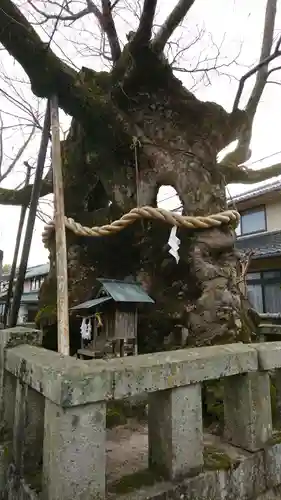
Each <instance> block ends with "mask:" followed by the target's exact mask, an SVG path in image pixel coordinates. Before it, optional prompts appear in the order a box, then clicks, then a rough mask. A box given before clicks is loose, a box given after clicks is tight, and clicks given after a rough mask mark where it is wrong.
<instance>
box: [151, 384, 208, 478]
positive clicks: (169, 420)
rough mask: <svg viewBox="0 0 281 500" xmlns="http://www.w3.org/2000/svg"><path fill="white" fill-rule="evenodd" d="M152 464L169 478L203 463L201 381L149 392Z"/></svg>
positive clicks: (197, 467) (186, 472) (199, 466)
mask: <svg viewBox="0 0 281 500" xmlns="http://www.w3.org/2000/svg"><path fill="white" fill-rule="evenodd" d="M148 441H149V466H150V467H151V468H156V469H159V470H160V471H162V472H164V474H165V475H166V476H167V477H168V478H169V479H175V478H178V477H181V476H184V475H185V474H188V473H190V472H196V471H197V472H198V470H200V469H201V467H202V466H203V424H202V401H201V386H200V384H196V385H190V386H186V387H178V388H174V389H168V390H165V391H159V392H155V393H152V394H150V395H149V405H148Z"/></svg>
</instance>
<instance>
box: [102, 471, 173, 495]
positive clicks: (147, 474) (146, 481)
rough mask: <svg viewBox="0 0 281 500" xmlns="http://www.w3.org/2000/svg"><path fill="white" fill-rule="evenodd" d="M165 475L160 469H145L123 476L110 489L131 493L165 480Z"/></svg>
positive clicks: (121, 492) (113, 491) (118, 492)
mask: <svg viewBox="0 0 281 500" xmlns="http://www.w3.org/2000/svg"><path fill="white" fill-rule="evenodd" d="M163 480H164V478H163V475H162V474H161V473H160V472H158V471H154V470H153V471H152V470H150V469H144V470H141V471H138V472H134V473H133V474H129V475H127V476H123V477H122V478H121V479H119V480H118V481H116V482H114V483H113V484H112V485H110V487H109V491H111V492H112V493H117V494H120V495H122V494H125V493H130V492H132V491H134V490H138V489H140V488H141V487H143V486H153V485H154V484H155V483H156V482H159V481H163Z"/></svg>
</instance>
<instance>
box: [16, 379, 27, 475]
mask: <svg viewBox="0 0 281 500" xmlns="http://www.w3.org/2000/svg"><path fill="white" fill-rule="evenodd" d="M27 392H28V386H27V385H26V384H23V383H22V381H21V380H19V379H17V384H16V400H15V415H14V432H13V462H14V465H15V471H16V476H17V477H18V478H20V477H23V458H24V442H25V422H26V403H27Z"/></svg>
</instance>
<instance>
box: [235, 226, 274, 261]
mask: <svg viewBox="0 0 281 500" xmlns="http://www.w3.org/2000/svg"><path fill="white" fill-rule="evenodd" d="M235 246H236V248H237V249H238V250H240V251H241V252H242V253H247V252H249V251H251V250H253V251H254V253H253V255H252V258H253V259H262V258H265V257H278V256H280V255H281V231H273V232H271V233H259V234H255V235H251V236H244V237H240V238H238V239H237V240H236V245H235Z"/></svg>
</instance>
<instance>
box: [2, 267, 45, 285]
mask: <svg viewBox="0 0 281 500" xmlns="http://www.w3.org/2000/svg"><path fill="white" fill-rule="evenodd" d="M49 269H50V264H49V263H47V264H39V265H38V266H32V267H29V268H28V269H27V271H26V275H25V279H30V278H36V276H44V275H46V274H48V272H49ZM9 279H10V274H9V273H7V274H3V275H2V277H1V278H0V281H9Z"/></svg>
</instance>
